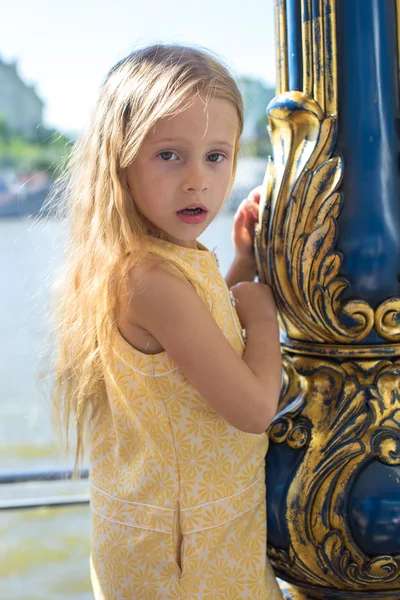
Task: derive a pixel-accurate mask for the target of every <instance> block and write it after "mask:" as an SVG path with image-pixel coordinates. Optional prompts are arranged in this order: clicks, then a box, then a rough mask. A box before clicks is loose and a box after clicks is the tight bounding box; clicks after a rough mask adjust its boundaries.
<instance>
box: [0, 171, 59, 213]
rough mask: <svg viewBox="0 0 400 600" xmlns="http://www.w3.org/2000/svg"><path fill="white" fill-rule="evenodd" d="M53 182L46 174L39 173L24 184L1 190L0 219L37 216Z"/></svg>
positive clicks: (2, 187) (3, 187)
mask: <svg viewBox="0 0 400 600" xmlns="http://www.w3.org/2000/svg"><path fill="white" fill-rule="evenodd" d="M51 184H52V181H51V179H50V178H49V177H48V175H47V174H46V173H37V174H35V175H33V176H31V177H30V178H29V179H27V180H26V181H25V182H22V184H21V183H20V184H14V186H13V187H9V188H6V187H5V186H4V185H3V186H1V189H0V218H1V217H26V216H31V215H32V216H33V215H37V214H38V213H39V212H40V211H41V209H42V207H43V203H44V201H45V199H46V198H47V195H48V193H49V191H50V188H51Z"/></svg>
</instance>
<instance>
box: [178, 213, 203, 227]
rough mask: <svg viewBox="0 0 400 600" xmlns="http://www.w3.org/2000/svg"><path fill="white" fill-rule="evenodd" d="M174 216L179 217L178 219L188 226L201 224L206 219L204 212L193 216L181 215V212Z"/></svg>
mask: <svg viewBox="0 0 400 600" xmlns="http://www.w3.org/2000/svg"><path fill="white" fill-rule="evenodd" d="M176 214H177V216H178V217H179V219H180V220H181V221H183V222H184V223H189V224H194V225H195V224H197V223H203V221H205V220H206V218H207V213H206V212H205V211H202V212H201V213H198V214H194V215H189V214H187V213H183V212H177V213H176Z"/></svg>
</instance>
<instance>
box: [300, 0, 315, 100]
mask: <svg viewBox="0 0 400 600" xmlns="http://www.w3.org/2000/svg"><path fill="white" fill-rule="evenodd" d="M306 8H307V9H308V14H309V15H310V16H311V0H301V12H302V15H304V12H305V10H306ZM302 48H303V91H304V93H305V94H307V95H308V96H311V97H312V94H313V68H312V55H313V40H312V33H311V19H309V20H308V21H304V19H302Z"/></svg>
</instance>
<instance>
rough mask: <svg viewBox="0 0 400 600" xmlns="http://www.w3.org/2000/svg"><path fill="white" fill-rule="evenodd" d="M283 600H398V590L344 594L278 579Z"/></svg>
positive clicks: (399, 592) (399, 590)
mask: <svg viewBox="0 0 400 600" xmlns="http://www.w3.org/2000/svg"><path fill="white" fill-rule="evenodd" d="M278 583H279V586H280V588H281V590H282V594H283V597H284V598H285V600H400V589H397V590H386V591H384V592H379V591H374V590H371V591H369V590H368V591H366V590H365V591H363V592H345V591H338V590H330V589H328V588H326V589H321V588H319V589H316V588H308V587H307V586H305V587H303V586H298V585H293V584H291V583H287V582H286V581H283V579H278Z"/></svg>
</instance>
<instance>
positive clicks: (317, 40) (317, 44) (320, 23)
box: [312, 0, 325, 112]
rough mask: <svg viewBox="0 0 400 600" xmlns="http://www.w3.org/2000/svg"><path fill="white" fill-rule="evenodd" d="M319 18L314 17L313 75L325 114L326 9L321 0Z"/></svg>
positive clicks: (315, 96) (315, 87)
mask: <svg viewBox="0 0 400 600" xmlns="http://www.w3.org/2000/svg"><path fill="white" fill-rule="evenodd" d="M318 4H319V14H320V16H319V17H315V16H314V15H313V19H312V22H313V28H312V36H313V73H314V77H313V80H314V100H315V101H316V102H317V103H318V104H319V106H320V107H321V109H322V111H323V112H325V59H324V54H325V40H324V8H323V6H322V0H319V2H318Z"/></svg>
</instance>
